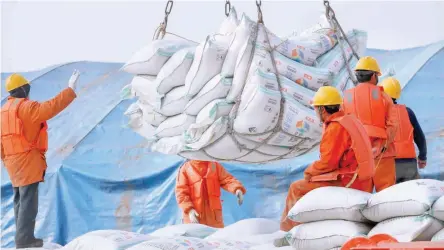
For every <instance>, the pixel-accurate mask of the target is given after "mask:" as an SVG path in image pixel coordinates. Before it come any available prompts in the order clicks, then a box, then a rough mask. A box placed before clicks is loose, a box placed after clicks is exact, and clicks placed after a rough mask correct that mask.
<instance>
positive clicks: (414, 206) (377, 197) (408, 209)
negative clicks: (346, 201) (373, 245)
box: [362, 179, 444, 222]
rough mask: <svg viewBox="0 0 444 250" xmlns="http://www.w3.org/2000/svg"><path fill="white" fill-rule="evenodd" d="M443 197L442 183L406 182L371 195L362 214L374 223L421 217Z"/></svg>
mask: <svg viewBox="0 0 444 250" xmlns="http://www.w3.org/2000/svg"><path fill="white" fill-rule="evenodd" d="M443 195H444V182H442V181H438V180H432V179H420V180H411V181H406V182H403V183H399V184H396V185H394V186H391V187H389V188H386V189H384V190H382V191H380V192H379V193H376V194H373V195H372V197H371V198H370V199H369V201H368V205H367V207H366V208H364V210H363V211H362V214H363V215H364V216H365V217H366V218H367V219H369V220H371V221H375V222H380V221H383V220H386V219H390V218H395V217H401V216H411V215H422V214H424V213H425V212H426V211H427V210H429V209H430V208H431V207H432V204H433V203H434V202H435V201H436V200H437V199H438V198H439V197H441V196H443Z"/></svg>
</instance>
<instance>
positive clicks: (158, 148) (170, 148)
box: [148, 135, 184, 155]
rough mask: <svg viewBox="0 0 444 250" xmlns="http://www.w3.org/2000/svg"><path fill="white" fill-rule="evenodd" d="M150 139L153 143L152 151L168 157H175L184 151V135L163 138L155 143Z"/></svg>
mask: <svg viewBox="0 0 444 250" xmlns="http://www.w3.org/2000/svg"><path fill="white" fill-rule="evenodd" d="M148 139H150V140H151V141H152V142H153V143H152V145H151V150H152V151H155V152H159V153H162V154H166V155H175V154H178V153H180V152H181V151H182V150H183V149H184V142H183V137H182V135H176V136H172V137H163V138H160V139H159V140H157V141H155V140H154V139H152V138H148Z"/></svg>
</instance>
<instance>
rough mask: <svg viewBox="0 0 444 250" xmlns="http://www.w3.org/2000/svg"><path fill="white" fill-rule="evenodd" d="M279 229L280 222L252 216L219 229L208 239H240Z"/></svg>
mask: <svg viewBox="0 0 444 250" xmlns="http://www.w3.org/2000/svg"><path fill="white" fill-rule="evenodd" d="M278 230H279V223H278V222H276V221H272V220H268V219H263V218H251V219H245V220H241V221H238V222H236V223H233V224H231V225H229V226H226V227H225V228H222V229H219V230H218V231H217V232H215V233H214V234H212V235H210V236H208V237H207V238H206V239H207V240H215V239H228V240H229V239H233V240H236V239H240V238H243V237H247V236H252V235H258V234H269V233H274V232H276V231H278Z"/></svg>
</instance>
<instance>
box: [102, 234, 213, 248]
mask: <svg viewBox="0 0 444 250" xmlns="http://www.w3.org/2000/svg"><path fill="white" fill-rule="evenodd" d="M104 249H105V248H104ZM165 249H168V250H169V249H174V250H190V249H195V250H213V249H216V248H215V247H214V246H213V245H211V244H210V243H209V242H207V241H205V240H202V239H199V238H192V237H182V236H176V237H166V238H159V239H153V240H149V241H145V242H142V243H139V244H137V245H135V246H132V247H130V248H128V249H127V250H165Z"/></svg>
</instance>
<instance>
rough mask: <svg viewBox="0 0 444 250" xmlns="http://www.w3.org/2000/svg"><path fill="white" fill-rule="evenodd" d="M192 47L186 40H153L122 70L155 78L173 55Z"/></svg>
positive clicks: (135, 54) (134, 55)
mask: <svg viewBox="0 0 444 250" xmlns="http://www.w3.org/2000/svg"><path fill="white" fill-rule="evenodd" d="M193 45H195V44H194V43H192V42H189V41H186V40H166V39H163V40H155V41H153V42H151V43H150V44H148V45H147V46H145V47H143V48H142V49H140V50H139V51H138V52H136V53H134V54H133V56H132V57H131V59H130V60H129V61H128V62H127V63H126V64H125V65H124V66H123V67H122V69H123V70H124V71H125V72H128V73H130V74H135V75H152V76H155V75H157V74H158V73H159V71H160V69H161V68H162V66H163V65H164V64H165V63H166V62H167V61H168V59H170V57H171V56H172V55H173V54H174V53H176V52H177V51H179V50H180V49H182V48H185V47H189V46H193Z"/></svg>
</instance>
